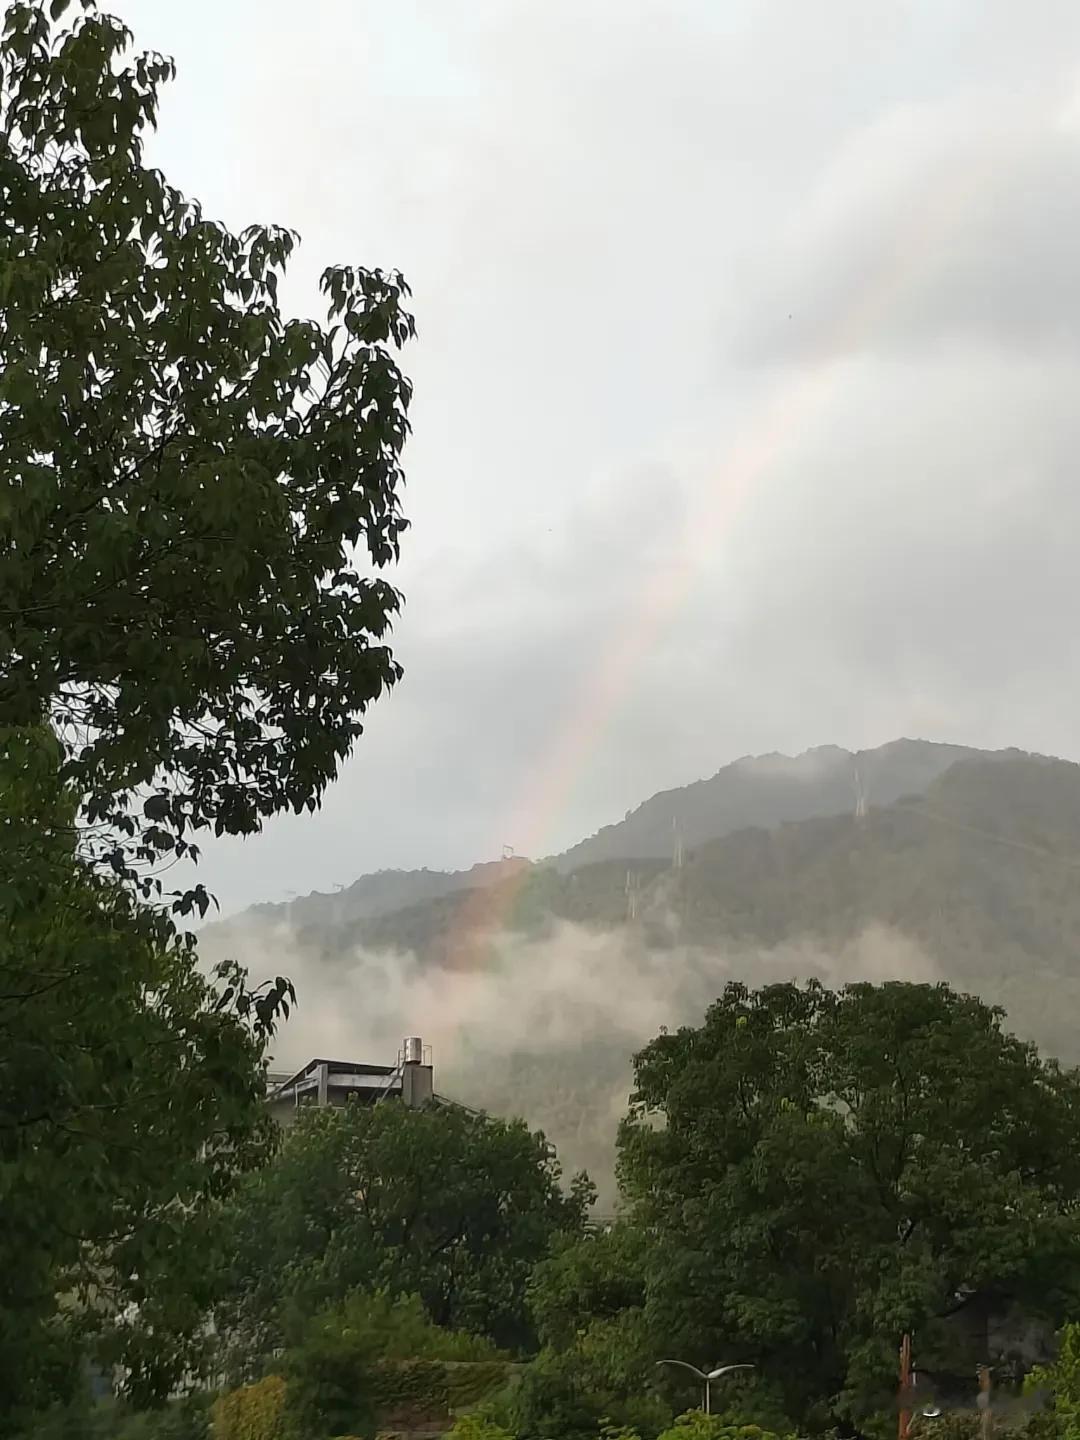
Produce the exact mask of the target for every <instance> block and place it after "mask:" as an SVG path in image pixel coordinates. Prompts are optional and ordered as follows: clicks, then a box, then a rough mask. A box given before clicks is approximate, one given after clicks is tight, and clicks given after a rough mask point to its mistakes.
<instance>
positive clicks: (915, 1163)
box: [619, 983, 1080, 1427]
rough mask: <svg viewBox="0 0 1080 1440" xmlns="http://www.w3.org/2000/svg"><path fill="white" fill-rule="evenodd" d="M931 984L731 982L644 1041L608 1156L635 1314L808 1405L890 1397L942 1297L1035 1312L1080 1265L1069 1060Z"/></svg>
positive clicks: (1048, 1306)
mask: <svg viewBox="0 0 1080 1440" xmlns="http://www.w3.org/2000/svg"><path fill="white" fill-rule="evenodd" d="M1001 1021H1002V1014H1001V1012H1000V1011H998V1010H994V1009H991V1008H989V1007H987V1006H985V1005H984V1004H982V1002H980V1001H979V1000H977V999H974V998H971V997H969V996H964V995H958V994H955V993H954V992H952V991H951V990H950V989H949V988H948V987H946V986H944V985H936V986H932V985H908V984H902V983H891V984H886V985H882V986H872V985H853V986H849V987H847V988H846V989H844V990H842V991H840V992H839V993H836V994H834V993H832V992H829V991H827V990H825V989H823V988H822V987H821V986H820V985H817V984H813V983H812V984H810V985H807V986H805V987H799V986H797V985H794V984H784V985H771V986H768V987H766V988H765V989H763V990H760V991H757V992H751V991H749V990H747V988H746V987H745V986H742V985H737V984H731V985H728V986H727V988H726V989H725V991H724V994H723V996H722V998H721V999H720V1000H718V1001H717V1002H716V1003H715V1004H714V1005H713V1006H712V1007H711V1008H710V1009H709V1011H708V1014H707V1016H706V1019H705V1023H704V1025H702V1026H701V1027H700V1028H699V1029H684V1030H680V1031H679V1032H678V1033H676V1034H670V1035H661V1036H659V1037H658V1038H657V1039H655V1040H653V1041H652V1042H651V1043H650V1044H649V1045H648V1046H646V1048H645V1049H644V1050H643V1051H642V1052H641V1054H640V1055H638V1057H637V1058H636V1062H635V1068H636V1088H635V1093H634V1097H633V1108H632V1115H631V1118H630V1119H629V1120H628V1121H627V1122H626V1123H625V1124H624V1127H623V1129H622V1133H621V1136H620V1159H619V1166H620V1175H621V1178H622V1182H623V1184H624V1186H625V1189H626V1193H627V1196H628V1198H629V1200H630V1202H631V1205H632V1209H633V1215H634V1218H635V1219H636V1220H637V1222H638V1223H640V1224H642V1225H644V1226H647V1227H648V1228H649V1231H650V1234H651V1235H652V1236H653V1237H654V1240H655V1249H654V1251H653V1252H652V1253H653V1255H654V1262H653V1264H652V1266H651V1269H650V1274H649V1277H648V1297H647V1300H646V1307H645V1308H646V1313H647V1314H648V1316H649V1319H650V1323H651V1324H652V1326H653V1327H654V1329H657V1330H658V1331H659V1333H662V1334H664V1335H665V1336H666V1337H668V1338H669V1340H670V1342H671V1344H672V1345H676V1344H677V1345H679V1346H680V1347H681V1348H680V1350H679V1352H678V1353H680V1354H682V1355H685V1356H686V1358H689V1359H695V1358H696V1359H697V1360H699V1361H705V1362H709V1363H712V1362H714V1361H715V1358H716V1356H717V1355H723V1356H724V1358H725V1359H731V1360H740V1359H748V1360H752V1361H753V1362H754V1363H755V1364H756V1365H757V1366H758V1367H759V1369H760V1370H761V1372H762V1373H763V1374H764V1375H765V1376H766V1377H768V1378H771V1379H773V1380H774V1381H775V1382H776V1383H777V1384H778V1385H779V1386H780V1387H781V1392H782V1394H783V1396H784V1400H785V1408H786V1409H787V1410H788V1412H789V1413H790V1414H792V1415H793V1416H795V1417H797V1418H798V1419H799V1420H800V1421H801V1422H802V1423H806V1424H812V1423H821V1424H827V1423H830V1422H834V1421H840V1422H843V1423H847V1424H851V1423H854V1424H858V1425H862V1426H864V1427H865V1426H866V1425H868V1424H871V1421H872V1417H873V1415H874V1414H875V1413H879V1412H881V1413H885V1412H888V1411H891V1410H893V1407H894V1405H895V1398H894V1397H895V1353H896V1346H897V1344H898V1341H899V1338H900V1336H901V1334H902V1333H903V1332H904V1331H917V1332H918V1335H919V1352H920V1369H925V1370H926V1371H928V1372H930V1373H933V1372H934V1371H935V1370H936V1371H938V1372H939V1373H941V1374H944V1375H947V1374H948V1373H949V1370H950V1366H952V1367H954V1368H955V1367H956V1366H957V1365H961V1366H962V1368H963V1370H964V1371H965V1372H966V1371H967V1369H968V1361H967V1360H966V1358H960V1351H959V1342H958V1341H957V1339H956V1336H955V1334H954V1333H953V1332H952V1331H951V1330H950V1326H949V1317H951V1316H952V1315H955V1314H957V1313H958V1312H960V1311H961V1310H964V1309H974V1308H976V1307H987V1306H992V1305H994V1304H1001V1303H1004V1302H1006V1301H1014V1302H1017V1303H1019V1304H1021V1305H1022V1306H1025V1307H1029V1308H1032V1309H1034V1310H1035V1311H1036V1312H1038V1313H1042V1314H1049V1315H1051V1316H1053V1315H1055V1314H1059V1313H1062V1312H1063V1311H1065V1310H1067V1309H1068V1307H1069V1306H1070V1305H1071V1303H1072V1297H1073V1296H1074V1295H1075V1292H1076V1286H1077V1281H1078V1278H1080V1263H1078V1262H1080V1233H1078V1222H1077V1208H1076V1204H1077V1199H1078V1197H1080V1081H1078V1078H1077V1075H1076V1073H1075V1072H1064V1071H1062V1070H1060V1069H1059V1068H1058V1066H1057V1065H1056V1063H1054V1062H1052V1061H1045V1060H1041V1059H1040V1058H1039V1056H1038V1054H1037V1053H1036V1051H1035V1050H1034V1048H1033V1047H1032V1046H1029V1045H1025V1044H1022V1043H1021V1042H1020V1041H1019V1040H1016V1039H1015V1038H1014V1037H1012V1036H1010V1035H1008V1034H1006V1033H1005V1032H1004V1031H1003V1030H1002V1028H1001Z"/></svg>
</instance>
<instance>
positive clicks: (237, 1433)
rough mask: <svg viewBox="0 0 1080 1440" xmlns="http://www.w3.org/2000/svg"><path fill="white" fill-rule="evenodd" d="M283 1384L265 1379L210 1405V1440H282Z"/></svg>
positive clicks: (277, 1377)
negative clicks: (211, 1437)
mask: <svg viewBox="0 0 1080 1440" xmlns="http://www.w3.org/2000/svg"><path fill="white" fill-rule="evenodd" d="M285 1396H286V1392H285V1381H284V1380H283V1379H282V1378H281V1376H280V1375H267V1376H266V1378H265V1379H263V1380H259V1381H257V1382H256V1383H255V1384H254V1385H244V1386H241V1388H240V1389H239V1390H230V1391H229V1392H228V1393H227V1394H225V1395H222V1396H221V1397H220V1398H219V1399H218V1400H216V1401H215V1402H214V1406H213V1411H212V1414H213V1422H214V1440H283V1437H284V1433H285V1432H284V1415H285Z"/></svg>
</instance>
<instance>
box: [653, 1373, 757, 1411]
mask: <svg viewBox="0 0 1080 1440" xmlns="http://www.w3.org/2000/svg"><path fill="white" fill-rule="evenodd" d="M656 1364H657V1367H658V1368H659V1366H661V1365H678V1367H679V1368H680V1370H689V1371H690V1374H691V1375H696V1376H697V1378H698V1379H699V1380H700V1381H701V1383H702V1384H703V1385H704V1386H705V1414H706V1415H711V1414H712V1382H713V1381H714V1380H719V1379H720V1377H721V1375H730V1374H731V1372H732V1370H753V1368H754V1367H753V1365H717V1366H716V1368H715V1369H714V1370H699V1369H698V1368H697V1366H696V1365H689V1364H687V1362H686V1361H685V1360H658V1361H657V1362H656Z"/></svg>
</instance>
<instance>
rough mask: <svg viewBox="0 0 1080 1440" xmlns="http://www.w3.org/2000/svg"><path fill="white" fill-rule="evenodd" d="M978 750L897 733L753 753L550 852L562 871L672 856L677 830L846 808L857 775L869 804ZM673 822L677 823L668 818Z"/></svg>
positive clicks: (690, 832)
mask: <svg viewBox="0 0 1080 1440" xmlns="http://www.w3.org/2000/svg"><path fill="white" fill-rule="evenodd" d="M980 753H981V752H979V751H977V750H971V749H968V748H966V747H964V746H960V745H935V744H932V743H930V742H929V741H926V740H895V741H893V742H891V743H890V744H888V745H881V746H879V747H878V748H877V749H875V750H861V751H858V752H856V753H852V752H851V751H850V750H842V749H841V748H840V747H839V746H837V745H824V746H820V747H818V748H817V749H814V750H807V751H805V752H804V753H803V754H802V755H798V756H795V757H791V756H788V755H758V756H748V757H746V758H744V759H742V760H736V761H735V762H734V763H733V764H731V765H725V766H724V768H723V769H722V770H720V771H718V772H717V773H716V774H715V775H714V776H712V778H711V779H709V780H699V781H697V782H696V783H695V784H692V785H684V786H683V787H682V788H681V789H678V790H665V791H662V792H661V793H660V794H659V795H654V796H653V797H652V798H651V799H650V800H646V801H645V803H644V804H643V805H639V806H638V808H637V809H636V810H632V811H631V812H630V814H628V815H627V816H626V818H625V819H624V820H622V821H620V822H619V823H618V824H616V825H606V826H605V827H604V828H603V829H602V830H600V831H598V832H597V834H595V835H593V836H592V837H591V838H590V839H588V840H583V841H581V843H580V844H578V845H575V846H573V847H572V848H571V849H569V850H567V851H566V852H565V853H564V854H562V855H559V856H557V857H556V858H555V863H556V864H557V865H558V867H559V869H560V870H574V869H577V868H578V867H579V866H581V865H587V864H591V863H594V862H596V861H598V860H613V859H633V858H638V857H661V856H663V857H670V856H671V855H672V853H673V841H674V835H675V831H676V830H677V831H678V834H679V837H680V838H681V840H682V843H683V846H684V847H685V846H695V845H700V844H701V843H702V842H703V841H706V840H713V839H717V838H719V837H720V836H722V835H728V834H730V833H731V832H732V831H735V830H743V829H746V828H747V827H749V826H758V825H760V826H764V827H766V828H771V827H772V826H775V825H780V824H784V823H785V822H789V821H793V820H807V819H810V818H811V817H813V816H815V815H843V814H850V813H851V811H852V810H853V809H854V805H855V798H856V785H857V782H858V784H859V785H860V786H861V789H862V791H863V793H864V794H865V795H866V797H867V799H868V801H869V803H870V804H872V805H889V804H891V803H892V802H893V801H894V800H897V799H899V798H900V797H901V796H902V795H918V794H922V792H923V791H924V790H926V788H927V786H928V785H930V784H932V783H933V781H934V780H936V779H937V777H938V776H939V775H941V774H942V773H943V772H944V771H945V770H947V769H948V767H949V766H950V765H952V764H954V763H955V762H956V761H957V760H961V759H965V758H968V757H972V756H978V755H979V754H980ZM673 822H674V823H673Z"/></svg>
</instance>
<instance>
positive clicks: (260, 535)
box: [0, 0, 413, 903]
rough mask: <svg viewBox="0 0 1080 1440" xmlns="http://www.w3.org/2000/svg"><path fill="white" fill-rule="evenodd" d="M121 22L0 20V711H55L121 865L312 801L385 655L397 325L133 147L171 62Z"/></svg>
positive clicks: (397, 404) (396, 450) (14, 718)
mask: <svg viewBox="0 0 1080 1440" xmlns="http://www.w3.org/2000/svg"><path fill="white" fill-rule="evenodd" d="M73 16H74V18H72V17H73ZM130 38H131V37H130V36H129V34H128V32H127V30H126V29H125V28H124V27H123V26H122V25H121V24H120V23H119V22H118V21H116V20H115V19H112V18H110V17H108V16H105V15H100V14H98V13H97V12H96V10H95V8H94V6H93V4H92V0H78V3H76V4H75V5H74V6H73V5H72V4H71V3H70V0H53V3H52V4H51V5H49V6H46V5H45V4H44V3H36V0H17V3H13V4H10V5H9V6H8V7H7V10H6V12H5V21H4V31H3V37H2V39H0V194H2V195H3V198H4V203H3V207H2V209H3V214H2V216H0V496H2V497H3V499H2V503H0V724H4V725H26V724H36V723H38V722H39V721H41V720H42V719H49V720H50V721H51V722H52V723H53V724H54V726H55V728H56V729H57V732H58V734H59V735H60V737H61V739H62V741H63V745H64V752H63V776H64V779H65V780H66V781H71V782H72V783H73V784H75V786H76V787H77V789H78V792H79V794H80V796H81V797H83V799H84V801H85V810H86V816H87V818H88V819H89V820H90V821H91V822H92V823H95V824H100V825H102V826H103V827H104V830H103V834H102V837H101V838H100V840H99V844H98V851H99V853H100V854H103V855H106V856H107V857H108V858H109V859H110V860H111V861H112V864H113V865H114V867H115V868H116V869H117V870H121V871H128V870H130V869H131V867H132V862H135V864H138V863H139V862H149V861H151V860H152V859H154V858H155V857H157V856H159V855H161V854H173V853H177V852H178V851H179V852H183V851H185V850H186V848H187V847H188V846H189V845H190V843H191V842H190V836H191V834H192V833H193V832H196V831H198V830H200V829H203V828H206V827H212V828H213V829H214V830H215V831H216V832H218V833H222V832H228V833H231V834H247V833H250V832H252V831H254V830H256V829H257V828H258V826H259V824H260V823H261V820H262V818H263V817H265V816H267V815H270V814H273V813H275V812H277V811H279V810H281V809H292V810H297V811H299V810H302V809H304V808H305V807H306V808H312V809H313V808H314V807H315V806H316V805H317V804H318V801H319V798H320V796H321V794H322V792H323V790H324V788H325V786H326V785H327V783H328V782H329V781H330V780H332V779H333V777H334V776H335V774H336V773H337V768H338V765H339V764H340V762H341V760H342V758H343V757H344V756H345V755H347V754H348V752H349V750H350V748H351V746H352V744H353V741H354V739H355V738H356V736H357V734H358V733H359V731H360V728H361V727H360V717H361V715H362V714H363V712H364V710H365V708H366V707H367V706H368V705H369V704H370V702H371V701H372V700H374V699H375V698H376V697H377V696H378V695H379V694H380V693H381V692H382V691H383V690H384V689H385V688H386V687H387V686H389V685H391V684H393V682H394V681H395V680H396V678H397V677H398V674H399V670H398V666H397V664H396V663H395V661H394V660H393V658H392V656H391V654H390V651H389V650H388V648H387V647H386V644H385V636H386V632H387V628H388V625H389V622H390V619H391V617H392V615H393V613H394V612H395V610H396V609H397V607H398V603H399V597H398V595H397V593H396V591H394V590H393V589H392V587H391V586H389V585H388V584H387V583H386V582H385V581H384V580H382V579H380V578H378V577H377V576H372V575H369V574H365V573H363V567H362V566H358V565H357V563H356V561H357V560H358V559H360V558H363V559H365V560H366V561H368V562H369V564H372V565H374V566H376V567H378V566H382V565H384V564H386V563H387V562H388V561H391V560H393V559H394V557H395V556H396V555H397V552H398V544H399V539H400V536H401V532H402V530H403V528H404V525H405V521H404V520H403V518H402V515H401V511H400V503H399V489H400V481H401V471H400V463H399V458H400V453H401V448H402V445H403V442H404V439H405V435H406V431H407V422H406V409H407V405H408V401H409V397H410V387H409V384H408V381H407V380H406V379H405V378H404V376H403V375H402V374H401V372H400V371H399V369H398V368H397V365H396V363H395V361H394V359H393V351H394V349H395V348H396V347H397V346H399V345H400V344H401V343H402V342H403V341H405V340H406V339H407V338H408V337H409V336H410V335H411V334H412V332H413V322H412V320H411V318H410V316H409V315H408V313H407V312H406V311H405V309H404V308H403V301H404V298H405V296H406V295H407V293H408V292H407V287H406V286H405V283H404V281H403V280H402V279H401V277H400V276H399V275H397V274H396V273H394V272H389V273H385V272H383V271H381V270H365V269H361V268H357V267H352V266H341V267H332V268H330V269H327V270H326V271H325V272H324V273H323V276H322V282H321V283H322V290H323V292H324V294H325V296H326V300H327V306H328V323H327V324H326V325H325V326H322V325H319V324H317V323H314V322H312V321H308V320H299V319H286V318H285V317H284V316H283V315H282V312H281V310H280V308H279V305H278V299H277V296H278V283H279V280H280V278H281V276H282V274H283V273H284V269H285V266H286V263H287V261H288V259H289V256H290V254H291V253H292V251H293V248H294V245H295V242H296V236H295V235H294V234H293V233H291V232H289V231H287V230H284V229H280V228H277V227H264V226H259V225H252V226H249V227H248V228H247V229H245V230H243V231H242V232H241V233H240V234H239V235H234V234H232V233H231V232H230V231H229V230H227V229H226V228H225V227H224V226H222V225H220V224H217V223H215V222H213V221H211V220H209V219H207V218H206V217H205V216H204V214H203V212H202V210H201V208H200V206H199V205H198V204H197V203H196V202H194V201H192V200H190V199H187V198H186V197H185V196H183V195H182V194H180V192H179V191H177V190H176V189H175V188H173V187H172V186H171V185H169V184H168V182H167V181H166V180H165V178H164V176H163V175H162V174H161V173H160V172H159V171H157V170H155V169H153V168H151V167H149V166H148V165H146V163H145V162H144V158H143V149H144V142H145V138H146V133H147V131H148V130H149V129H150V128H151V127H152V126H153V125H154V124H155V123H156V117H157V113H158V105H159V98H160V90H161V87H162V85H163V84H164V83H165V82H166V81H167V80H169V79H170V78H171V76H172V74H173V66H172V63H171V62H170V61H168V60H166V59H164V58H163V57H162V56H160V55H155V54H149V55H138V56H134V57H132V56H130V55H129V54H128V50H129V44H130ZM133 796H138V802H137V803H133ZM140 807H141V808H140ZM139 873H143V869H142V868H141V867H140V872H139ZM197 898H198V900H199V902H200V903H204V899H203V897H202V895H201V893H200V894H199V895H198V896H197Z"/></svg>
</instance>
